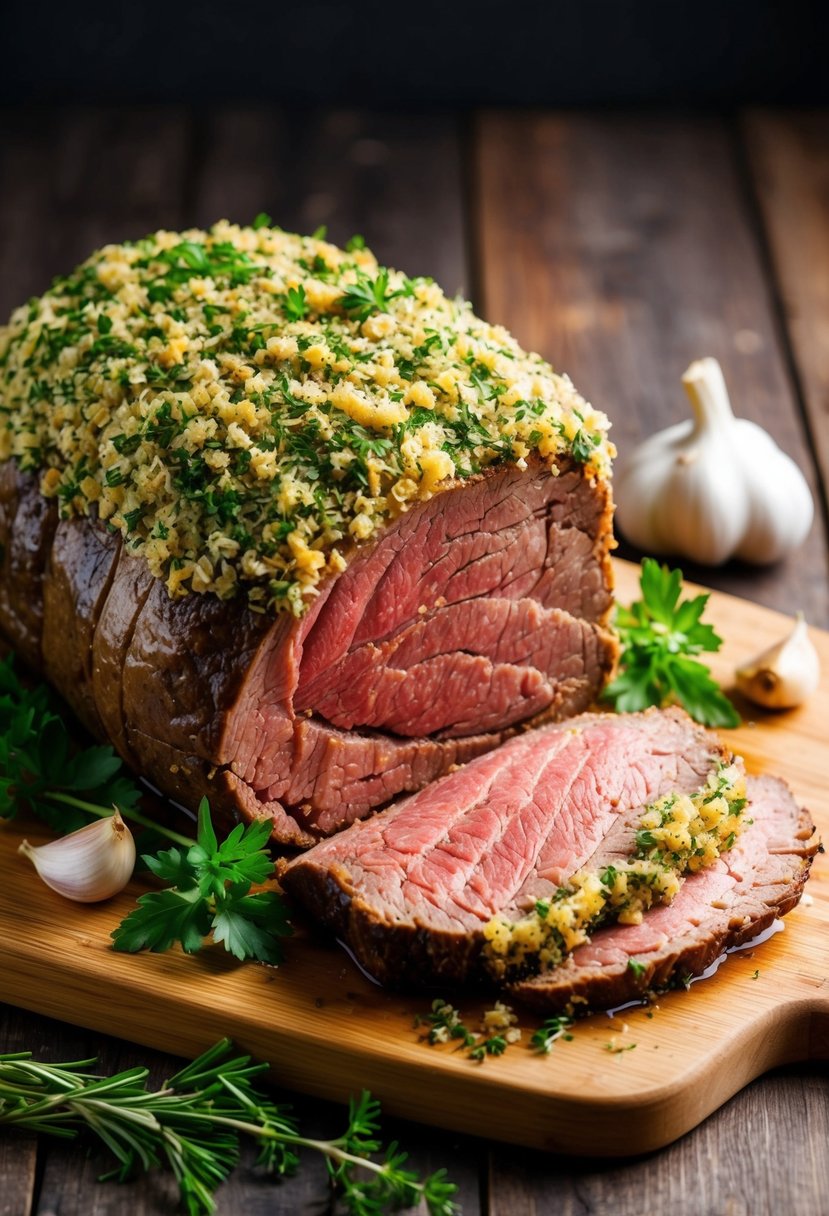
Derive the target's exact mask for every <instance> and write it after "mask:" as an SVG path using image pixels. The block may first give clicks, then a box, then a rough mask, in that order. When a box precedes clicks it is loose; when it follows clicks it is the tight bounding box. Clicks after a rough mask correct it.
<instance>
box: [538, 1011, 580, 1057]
mask: <svg viewBox="0 0 829 1216" xmlns="http://www.w3.org/2000/svg"><path fill="white" fill-rule="evenodd" d="M572 1025H573V1019H572V1018H570V1017H567V1016H566V1015H565V1014H559V1015H558V1016H556V1017H551V1018H547V1019H546V1021H544V1022H542V1023H541V1025H540V1026H539V1028H538V1030H536V1031H535V1032H534V1033H533V1036H532V1038H531V1039H530V1047H532V1048H533V1049H534V1050H535V1051H537V1052H538V1054H539V1055H542V1056H548V1055H549V1054H550V1052H551V1051H552V1050H553V1045H554V1044H555V1043H557V1042H558V1040H559V1039H562V1040H563V1041H564V1042H565V1043H570V1042H572V1040H573V1036H572V1034H571V1033H570V1027H571V1026H572Z"/></svg>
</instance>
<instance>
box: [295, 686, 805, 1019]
mask: <svg viewBox="0 0 829 1216" xmlns="http://www.w3.org/2000/svg"><path fill="white" fill-rule="evenodd" d="M727 758H728V757H727V756H726V755H725V753H724V751H723V749H722V747H721V746H720V744H719V743H718V742H717V740H716V739H715V738H714V737H713V736H712V735H711V734H710V733H709V732H707V731H704V730H702V729H701V728H700V727H698V726H696V725H695V724H694V723H692V722H691V720H690V719H689V718H687V717H686V716H685V714H683V713H682V712H681V711H678V710H668V711H664V712H662V711H654V710H651V711H648V712H646V713H643V714H629V715H624V716H619V717H614V716H612V715H591V714H586V715H582V716H581V717H580V718H577V719H575V720H574V721H573V722H571V723H567V724H561V725H552V726H547V727H544V728H542V729H540V730H535V731H532V732H530V733H528V734H526V735H524V736H521V737H519V738H515V739H512V740H511V741H509V742H508V743H505V744H504V745H503V746H502V747H500V748H499V749H498V750H497V751H495V752H493V753H490V754H489V755H486V756H483V757H480V758H478V759H476V760H473V761H472V762H471V763H469V764H467V765H466V766H465V767H464V768H463V769H460V770H459V771H458V772H456V773H453V774H451V775H450V776H447V777H444V778H443V779H442V780H440V781H437V782H435V783H434V785H432V786H431V787H430V788H429V789H427V790H425V791H423V792H421V793H418V794H415V795H413V796H412V797H410V798H407V799H405V800H403V801H402V802H400V803H398V804H397V805H396V806H395V807H393V808H391V809H390V810H387V811H384V812H382V813H381V814H379V815H377V816H375V817H374V818H373V819H371V820H369V821H367V822H363V823H355V824H354V825H352V827H350V828H349V829H348V830H347V831H345V832H342V833H341V834H340V835H339V836H337V837H336V838H334V839H331V840H327V841H324V842H323V843H321V844H319V845H317V846H316V847H315V848H313V849H311V850H310V851H309V852H307V853H305V854H304V855H303V856H302V857H299V858H297V859H296V860H295V861H292V862H290V863H288V864H287V866H286V867H285V869H284V872H283V882H284V885H285V887H286V889H287V890H288V891H289V892H290V893H291V894H292V895H293V896H294V897H295V898H297V899H298V900H300V901H301V902H302V903H303V904H304V905H305V906H306V907H307V908H308V909H309V910H310V911H311V912H312V913H313V915H314V916H315V917H316V918H317V919H318V920H320V921H321V922H322V923H323V924H325V925H327V926H328V927H329V928H330V929H332V930H333V931H334V932H335V933H336V934H337V935H338V936H339V937H341V938H342V939H343V940H344V941H345V942H346V943H347V944H348V945H349V947H350V948H351V949H352V950H353V952H354V954H355V956H356V957H357V959H358V960H359V962H360V963H361V964H362V965H363V966H364V967H365V968H366V969H367V970H368V971H369V972H370V973H371V974H372V975H373V976H375V977H376V978H377V979H379V980H381V981H382V982H383V983H387V984H389V985H393V986H397V985H406V986H411V987H416V986H422V985H428V984H437V983H441V984H443V983H457V982H461V981H466V980H470V979H473V980H474V979H480V978H482V976H483V975H484V970H483V968H482V966H481V962H482V955H483V950H484V938H483V929H484V926H485V925H486V924H487V922H488V921H489V920H490V918H491V917H492V916H494V915H495V914H497V913H502V912H503V913H506V914H507V916H509V917H518V916H520V915H521V913H522V912H524V911H525V910H526V909H527V908H528V907H531V906H532V904H533V903H534V901H535V900H537V899H540V898H544V897H546V896H549V895H550V894H552V893H553V892H554V891H555V889H556V888H557V887H558V886H559V884H561V883H564V882H566V880H567V878H568V877H569V876H570V875H572V874H573V873H574V872H575V871H576V870H578V869H580V868H582V867H586V868H588V869H591V870H592V869H599V868H601V867H603V866H604V865H606V864H607V862H608V861H612V859H613V858H614V857H624V856H628V855H629V854H630V853H631V852H632V850H633V847H634V837H635V832H636V828H637V825H638V823H639V820H640V818H641V815H642V812H643V809H644V805H645V803H647V802H650V801H653V800H655V799H656V798H659V797H661V796H662V795H663V794H665V793H668V792H673V791H682V792H695V791H696V790H697V789H698V788H699V787H700V786H701V785H702V784H703V783H704V781H705V778H706V776H707V775H708V773H709V772H710V771H711V768H712V767H713V766H714V765H716V764H717V763H718V762H719V761H721V760H723V759H727ZM749 793H750V802H751V816H752V820H753V822H750V823H748V824H747V826H746V828H745V829H744V832H743V834H742V835H741V836H740V837H739V839H738V841H737V843H736V844H735V845H734V847H733V848H732V849H731V851H730V852H729V853H727V854H724V855H723V856H722V857H721V859H720V860H719V861H718V862H716V863H715V864H714V865H713V866H711V867H710V868H707V869H705V870H701V871H699V872H698V873H697V874H695V875H692V876H690V877H688V878H687V879H686V880H685V882H684V884H683V886H682V887H681V889H680V892H679V894H678V895H677V896H676V898H675V899H674V901H673V903H671V904H669V905H665V906H658V907H654V908H652V909H651V910H650V911H648V912H646V913H645V915H644V918H643V920H642V923H641V924H639V925H621V924H616V925H611V926H608V927H606V928H603V929H601V930H599V931H598V932H596V934H595V935H594V937H593V939H592V941H591V942H589V943H587V944H586V945H583V946H581V947H579V948H577V949H576V950H575V951H574V953H573V954H572V955H571V956H570V957H569V958H568V959H566V960H565V962H564V963H563V964H562V965H561V966H559V967H556V968H555V969H553V970H551V971H549V972H547V973H546V974H543V975H539V976H536V977H534V978H530V979H527V980H524V981H522V982H519V983H513V984H511V985H510V989H509V990H510V992H511V993H512V995H513V996H515V997H517V998H519V999H520V1000H522V1001H524V1002H525V1003H528V1004H531V1005H534V1006H535V1007H537V1008H538V1009H539V1010H543V1011H545V1012H558V1011H562V1010H570V1009H572V1008H574V1007H578V1008H581V1009H582V1010H584V1009H586V1008H588V1007H589V1008H604V1007H608V1006H610V1005H614V1004H617V1003H620V1002H622V1001H624V1000H627V999H630V998H631V997H633V996H636V995H637V994H638V995H641V994H642V993H643V992H645V991H647V990H649V989H651V988H654V987H662V986H665V985H667V984H668V983H669V982H670V981H671V980H673V979H675V978H676V977H679V976H684V975H686V974H687V975H698V974H699V973H700V972H701V971H702V970H704V969H705V967H707V966H708V965H709V964H710V963H711V962H712V961H713V960H714V959H715V958H716V957H717V955H718V954H719V953H720V952H721V951H722V950H724V949H725V948H726V947H728V946H732V945H739V944H740V943H742V942H745V941H747V940H749V939H750V938H752V937H753V936H755V935H756V934H758V933H760V932H761V931H762V930H763V929H765V928H766V927H767V926H768V925H769V924H770V922H771V921H772V920H773V918H774V917H775V916H779V915H783V914H784V913H785V912H787V911H789V909H790V908H792V907H793V906H794V905H795V904H796V903H797V902H798V900H799V898H800V894H801V890H802V887H803V883H804V882H805V880H806V877H807V875H808V870H809V865H810V862H811V858H812V856H813V855H814V853H815V852H816V850H817V848H818V842H817V839H816V837H815V834H814V825H813V824H812V822H811V819H810V818H809V816H808V814H807V813H806V812H805V811H800V810H799V809H798V807H797V805H796V804H795V802H794V799H793V798H792V795H791V793H790V792H789V790H788V789H787V787H786V786H785V784H784V783H783V782H782V781H779V780H776V779H774V778H770V777H765V778H750V779H749ZM631 960H633V961H634V962H635V963H636V964H637V965H636V966H635V967H630V966H629V963H630V961H631Z"/></svg>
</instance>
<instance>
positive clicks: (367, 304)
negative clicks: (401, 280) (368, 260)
mask: <svg viewBox="0 0 829 1216" xmlns="http://www.w3.org/2000/svg"><path fill="white" fill-rule="evenodd" d="M412 295H414V283H413V282H412V281H411V279H406V282H405V285H404V286H403V287H401V288H400V289H399V290H397V291H389V272H388V270H386V269H385V268H382V269H380V270H378V272H377V277H376V278H374V279H372V278H371V276H370V275H367V274H366V273H365V271H364V270H358V271H357V277H356V281H355V282H354V283H350V284H349V286H348V288H347V290H346V291H344V292H343V294H342V296H341V297H340V301H339V303H340V306H341V307H342V309H343V311H344V312H346V313H348V315H349V316H350V317H352V318H353V319H354V320H356V321H366V320H367V319H368V318H369V317H370V316H371V314H372V313H374V312H388V311H389V305H390V304H391V302H392V300H395V299H397V297H398V296H412Z"/></svg>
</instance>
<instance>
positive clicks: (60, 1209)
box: [0, 1005, 487, 1216]
mask: <svg viewBox="0 0 829 1216" xmlns="http://www.w3.org/2000/svg"><path fill="white" fill-rule="evenodd" d="M114 1028H115V1027H113V1029H114ZM15 1050H18V1051H23V1050H30V1051H33V1052H34V1053H35V1055H36V1056H37V1057H38V1058H40V1059H44V1060H51V1061H57V1060H64V1059H70V1058H72V1059H79V1058H82V1057H86V1056H89V1055H92V1054H94V1055H97V1056H98V1060H99V1067H100V1070H101V1071H106V1072H109V1073H111V1072H114V1071H116V1070H118V1069H122V1068H131V1067H134V1066H136V1065H144V1066H147V1067H149V1069H150V1079H151V1083H152V1084H154V1085H161V1084H162V1083H163V1081H164V1078H165V1077H168V1076H171V1075H172V1074H173V1073H174V1072H176V1071H178V1069H179V1068H180V1067H181V1066H182V1062H183V1061H182V1059H181V1058H179V1057H174V1056H169V1055H163V1054H160V1053H158V1052H154V1051H151V1050H148V1049H146V1048H138V1047H135V1046H131V1045H130V1044H128V1043H125V1042H123V1041H121V1040H119V1039H114V1038H112V1037H110V1036H109V1035H103V1036H102V1035H98V1034H93V1033H90V1032H89V1031H86V1030H82V1029H78V1028H76V1027H72V1026H68V1025H65V1024H62V1023H58V1022H54V1021H51V1020H50V1019H47V1018H43V1017H39V1016H37V1015H36V1014H31V1013H28V1012H24V1011H22V1010H16V1009H13V1008H12V1007H11V1006H7V1005H0V1051H15ZM275 1096H276V1098H277V1100H278V1101H280V1102H285V1103H287V1104H288V1105H289V1106H290V1108H291V1109H292V1111H293V1113H294V1115H295V1117H296V1118H297V1120H298V1122H299V1125H300V1127H301V1129H302V1131H303V1133H304V1134H305V1135H308V1136H311V1137H318V1138H325V1137H331V1136H336V1135H339V1134H340V1133H341V1132H342V1130H343V1128H344V1126H345V1120H346V1113H345V1110H344V1108H343V1107H342V1106H337V1105H334V1104H332V1103H329V1102H322V1101H319V1100H318V1099H311V1098H306V1097H303V1096H302V1095H300V1094H294V1093H286V1092H285V1091H284V1090H282V1089H281V1088H280V1089H279V1090H278V1091H277V1093H276V1095H275ZM382 1135H383V1137H384V1139H385V1142H386V1143H389V1142H390V1141H392V1140H396V1141H397V1142H398V1143H399V1144H400V1145H401V1146H402V1147H403V1148H405V1149H406V1151H407V1152H408V1153H409V1155H410V1157H409V1159H410V1162H411V1165H412V1168H414V1169H417V1170H418V1171H419V1172H420V1173H422V1174H425V1173H428V1172H431V1171H433V1170H436V1169H440V1168H441V1167H443V1168H446V1169H448V1170H449V1172H450V1174H451V1177H452V1180H453V1181H454V1182H455V1183H456V1185H457V1186H458V1198H459V1202H460V1203H461V1204H462V1207H463V1212H464V1216H480V1214H481V1212H482V1208H481V1205H480V1182H479V1179H480V1178H481V1177H483V1175H484V1174H485V1171H486V1165H487V1162H486V1147H485V1146H484V1145H482V1144H481V1143H480V1142H478V1141H474V1140H471V1139H470V1138H469V1137H464V1136H445V1135H443V1136H441V1137H440V1138H438V1139H436V1138H435V1136H434V1134H433V1133H432V1132H431V1131H430V1129H429V1128H425V1127H422V1126H418V1125H415V1124H410V1123H407V1122H404V1121H402V1120H399V1119H389V1118H384V1119H383V1126H382ZM255 1158H256V1149H255V1147H254V1146H253V1145H252V1144H250V1143H245V1145H244V1146H243V1150H242V1155H241V1160H240V1163H239V1165H238V1167H237V1169H236V1170H235V1171H234V1173H233V1174H232V1175H231V1177H230V1178H229V1179H228V1181H227V1182H226V1183H225V1184H224V1186H223V1187H221V1189H220V1191H219V1193H218V1203H219V1211H220V1212H222V1213H226V1214H227V1216H233V1214H234V1213H241V1212H244V1213H245V1216H266V1214H267V1216H320V1213H321V1212H322V1211H325V1210H327V1209H328V1203H327V1202H326V1201H327V1200H328V1199H330V1188H329V1184H328V1177H327V1173H326V1170H325V1166H324V1164H323V1162H322V1159H321V1158H320V1157H319V1155H318V1154H316V1153H312V1152H305V1153H303V1155H302V1159H301V1166H300V1169H299V1171H298V1172H297V1173H296V1174H295V1175H294V1176H293V1177H289V1178H285V1179H281V1180H278V1179H272V1178H268V1177H267V1176H266V1175H264V1174H262V1172H261V1171H260V1170H257V1169H256V1168H255ZM36 1160H39V1161H40V1168H39V1170H38V1172H37V1177H36V1170H35V1167H36ZM109 1164H110V1159H109V1158H108V1156H107V1154H106V1152H105V1151H104V1150H102V1149H101V1148H100V1146H99V1145H98V1144H97V1142H96V1141H95V1140H94V1138H92V1137H85V1138H82V1139H80V1140H78V1141H71V1142H63V1141H59V1140H51V1139H50V1138H49V1137H41V1139H40V1142H39V1152H38V1141H37V1139H36V1138H35V1137H34V1136H29V1135H24V1134H19V1133H14V1132H11V1131H9V1130H8V1129H6V1128H0V1216H30V1213H31V1216H90V1214H92V1213H94V1216H123V1213H125V1212H127V1211H128V1212H129V1213H130V1216H169V1213H171V1212H173V1211H175V1210H177V1207H176V1188H175V1186H174V1185H173V1184H171V1182H170V1180H169V1178H166V1177H165V1176H163V1175H160V1174H158V1173H154V1174H152V1175H150V1176H143V1175H139V1176H137V1177H136V1178H134V1179H132V1180H130V1182H129V1183H128V1185H127V1186H126V1187H125V1186H122V1185H120V1184H118V1183H114V1182H111V1183H100V1182H98V1177H99V1175H100V1174H101V1173H102V1172H104V1171H105V1170H106V1169H107V1168H108V1165H109Z"/></svg>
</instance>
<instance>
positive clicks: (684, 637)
mask: <svg viewBox="0 0 829 1216" xmlns="http://www.w3.org/2000/svg"><path fill="white" fill-rule="evenodd" d="M639 585H640V587H641V590H642V598H641V599H640V600H636V602H635V603H633V604H631V605H630V607H629V608H624V607H621V606H620V607H619V608H617V610H616V629H617V631H618V633H619V639H620V641H621V644H622V656H621V663H620V671H619V675H618V676H617V677H616V679H615V680H613V681H612V682H611V683H610V684H609V685H608V687H607V689H606V690H605V696H606V697H607V698H609V699H610V700H611V701H613V703H614V704H615V706H616V709H618V710H621V711H623V712H634V711H636V710H640V709H645V708H646V707H647V706H649V705H670V704H679V705H682V706H683V707H684V708H685V709H686V710H687V711H688V713H689V714H690V715H691V717H692V718H694V719H695V720H696V721H697V722H701V723H702V724H703V725H705V726H732V727H733V726H739V724H740V716H739V714H738V713H737V711H736V709H735V708H734V706H733V705H732V703H731V702H730V701H729V699H728V697H726V696H725V694H724V693H723V692H722V691H721V689H720V687H719V685H718V684H717V682H716V681H715V680H714V679H713V678H712V676H711V672H710V671H709V669H708V668H707V667H706V666H705V664H704V663H701V662H700V661H699V660H698V659H696V658H694V657H693V656H694V655H697V654H701V653H702V652H704V651H708V652H714V651H717V650H719V648H720V646H721V645H722V638H721V637H719V635H718V634H717V633H716V632H715V631H714V629H713V628H712V626H711V625H707V624H703V622H702V621H701V619H700V618H701V617H702V614H703V612H704V611H705V606H706V604H707V603H708V599H709V596H708V595H697V596H695V597H694V598H693V599H684V600H682V599H680V593H681V590H682V572H681V571H680V570H670V569H669V568H668V567H667V566H661V565H660V564H659V563H658V562H656V561H654V560H653V558H649V557H646V558H645V560H644V561H643V562H642V572H641V576H640V580H639Z"/></svg>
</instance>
